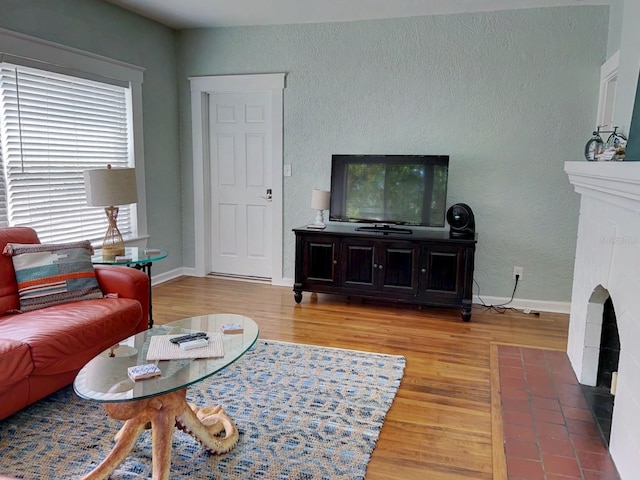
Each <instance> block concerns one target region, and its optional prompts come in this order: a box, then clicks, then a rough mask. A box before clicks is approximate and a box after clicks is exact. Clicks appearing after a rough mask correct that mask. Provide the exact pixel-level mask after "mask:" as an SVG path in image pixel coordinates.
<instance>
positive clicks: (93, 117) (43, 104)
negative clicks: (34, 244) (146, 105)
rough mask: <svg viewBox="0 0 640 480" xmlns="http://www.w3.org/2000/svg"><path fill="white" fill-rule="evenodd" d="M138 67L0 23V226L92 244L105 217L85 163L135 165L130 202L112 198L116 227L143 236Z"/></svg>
mask: <svg viewBox="0 0 640 480" xmlns="http://www.w3.org/2000/svg"><path fill="white" fill-rule="evenodd" d="M143 72H144V69H143V68H141V67H138V66H135V65H131V64H128V63H124V62H121V61H119V60H112V59H109V58H106V57H103V56H100V55H95V54H93V53H90V52H85V51H82V50H78V49H75V48H71V47H67V46H65V45H61V44H57V43H53V42H48V41H45V40H42V39H38V38H34V37H29V36H28V35H23V34H20V33H17V32H12V31H10V30H6V29H2V28H0V226H4V225H28V226H31V227H33V228H34V229H35V230H36V231H37V232H38V236H39V237H40V239H41V240H42V241H46V242H57V241H66V240H72V239H73V240H76V239H88V240H91V241H92V243H94V245H99V244H100V243H101V242H102V238H103V236H104V233H105V232H106V229H107V218H106V216H105V214H104V210H103V209H102V208H96V207H89V206H87V205H86V199H85V192H84V178H83V171H84V170H86V169H89V168H104V167H106V165H107V164H111V165H113V166H114V167H123V166H134V167H135V169H136V177H137V187H138V202H137V203H136V204H133V205H125V206H120V213H119V215H118V227H119V228H120V230H121V231H122V233H123V236H124V237H125V241H128V240H130V242H128V243H132V244H136V245H138V246H144V242H145V241H146V238H147V226H146V195H145V188H144V187H145V182H144V147H143V145H144V143H143V137H142V80H143Z"/></svg>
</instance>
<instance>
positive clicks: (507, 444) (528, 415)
mask: <svg viewBox="0 0 640 480" xmlns="http://www.w3.org/2000/svg"><path fill="white" fill-rule="evenodd" d="M497 352H498V366H499V384H500V392H501V393H500V403H501V412H502V423H503V436H504V454H505V460H506V472H507V478H508V480H570V479H581V480H615V479H618V478H619V477H618V474H617V472H616V468H615V465H614V463H613V461H612V460H611V456H610V455H609V451H608V448H607V445H606V443H605V441H604V439H603V438H602V436H601V434H600V430H599V429H598V426H597V425H596V422H595V420H594V419H593V416H592V414H591V411H590V410H589V407H588V406H587V402H586V400H585V398H584V395H583V393H582V390H581V388H580V385H579V384H578V381H577V379H576V376H575V374H574V372H573V369H572V368H571V366H570V364H569V358H568V357H567V354H566V353H565V352H561V351H553V350H539V349H534V348H524V347H517V346H508V345H497Z"/></svg>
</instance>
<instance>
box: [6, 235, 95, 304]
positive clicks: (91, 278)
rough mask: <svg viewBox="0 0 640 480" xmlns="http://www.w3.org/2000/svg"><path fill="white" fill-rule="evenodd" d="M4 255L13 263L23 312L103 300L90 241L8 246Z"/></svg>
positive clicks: (9, 244) (14, 244)
mask: <svg viewBox="0 0 640 480" xmlns="http://www.w3.org/2000/svg"><path fill="white" fill-rule="evenodd" d="M3 253H4V254H5V255H9V256H11V260H12V261H13V268H14V270H15V272H16V281H17V283H18V296H19V299H20V311H21V312H27V311H30V310H37V309H39V308H45V307H50V306H52V305H59V304H61V303H69V302H76V301H78V300H88V299H92V298H102V297H103V294H102V291H101V290H100V285H98V280H97V279H96V273H95V270H94V268H93V264H92V263H91V254H92V253H93V248H92V247H91V243H90V242H89V241H88V240H85V241H82V242H72V243H49V244H46V243H42V244H37V243H34V244H17V243H8V244H7V246H6V247H5V249H4V252H3Z"/></svg>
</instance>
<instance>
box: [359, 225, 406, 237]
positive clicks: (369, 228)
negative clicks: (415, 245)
mask: <svg viewBox="0 0 640 480" xmlns="http://www.w3.org/2000/svg"><path fill="white" fill-rule="evenodd" d="M356 232H376V233H401V234H404V235H411V234H412V233H413V230H411V229H410V228H405V227H393V226H391V225H386V224H383V225H366V226H362V227H356Z"/></svg>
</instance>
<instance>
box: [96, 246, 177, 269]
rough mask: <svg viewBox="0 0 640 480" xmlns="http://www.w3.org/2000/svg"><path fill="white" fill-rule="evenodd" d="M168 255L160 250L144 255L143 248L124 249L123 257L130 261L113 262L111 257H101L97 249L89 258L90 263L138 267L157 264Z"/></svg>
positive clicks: (99, 250) (100, 251)
mask: <svg viewBox="0 0 640 480" xmlns="http://www.w3.org/2000/svg"><path fill="white" fill-rule="evenodd" d="M167 255H169V252H167V251H166V250H162V249H160V251H159V252H155V253H148V254H147V253H145V252H144V248H141V247H125V249H124V256H126V257H129V258H131V260H122V261H115V259H114V258H113V257H111V258H108V257H107V258H105V257H103V256H102V249H101V248H97V249H96V250H95V253H94V254H93V255H92V256H91V263H95V264H101V265H139V264H143V263H150V262H157V261H158V260H162V259H163V258H166V257H167Z"/></svg>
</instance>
